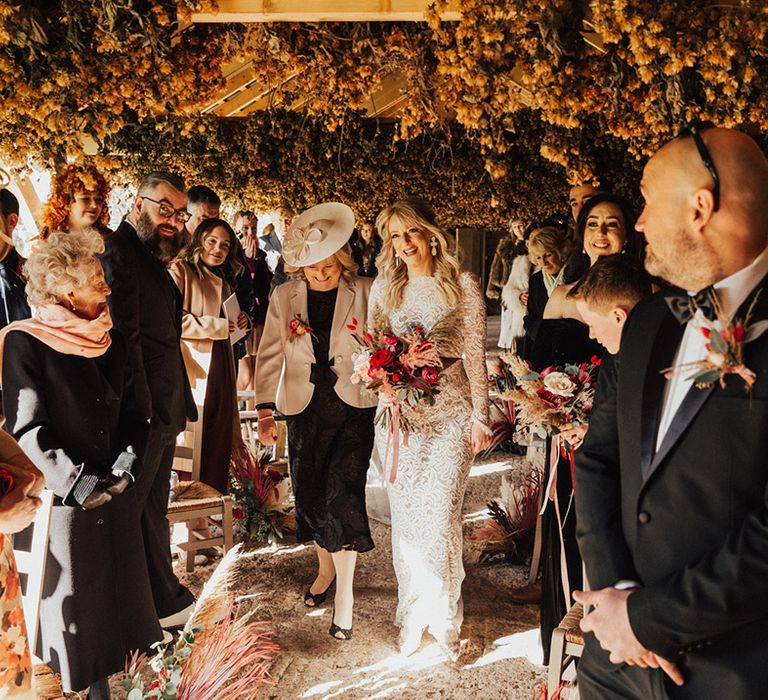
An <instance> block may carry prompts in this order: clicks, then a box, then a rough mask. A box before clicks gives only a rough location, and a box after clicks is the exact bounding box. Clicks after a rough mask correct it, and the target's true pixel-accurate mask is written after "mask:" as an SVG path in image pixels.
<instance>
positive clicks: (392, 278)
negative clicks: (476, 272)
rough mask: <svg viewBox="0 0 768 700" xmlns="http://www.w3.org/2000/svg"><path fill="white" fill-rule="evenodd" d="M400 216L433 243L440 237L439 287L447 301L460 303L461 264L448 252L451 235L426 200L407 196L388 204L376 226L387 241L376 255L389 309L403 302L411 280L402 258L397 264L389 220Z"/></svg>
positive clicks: (436, 274) (436, 271) (436, 267)
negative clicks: (449, 235)
mask: <svg viewBox="0 0 768 700" xmlns="http://www.w3.org/2000/svg"><path fill="white" fill-rule="evenodd" d="M393 216H396V217H397V218H398V219H399V220H400V223H401V224H402V225H403V226H405V227H406V228H415V229H417V230H418V231H419V233H420V234H421V235H422V236H424V237H425V238H426V240H427V243H430V241H431V239H432V237H433V236H434V237H435V239H436V240H437V253H436V255H435V256H434V257H433V258H432V263H433V265H434V268H433V269H434V277H435V281H436V282H437V287H438V289H439V290H440V292H441V294H442V295H443V298H444V299H445V301H446V302H447V303H448V304H449V305H450V306H451V307H454V308H455V307H456V306H458V305H459V304H460V303H461V298H462V291H461V283H460V281H459V278H460V275H461V267H460V266H459V261H458V260H457V259H456V257H455V256H454V255H452V254H451V253H449V252H448V239H447V238H446V235H445V233H444V232H443V230H442V229H441V228H440V227H439V226H438V225H437V224H436V223H435V212H434V210H433V209H432V207H431V206H430V205H429V204H428V203H427V202H425V201H423V200H421V199H417V198H415V197H407V198H405V199H401V200H400V201H398V202H395V203H394V204H392V205H390V206H388V207H387V208H386V209H384V210H383V211H382V212H381V213H380V214H379V215H378V216H377V217H376V230H377V231H378V232H379V236H381V239H382V241H383V244H382V246H381V252H380V253H379V255H378V257H377V258H376V267H377V268H378V270H379V278H380V279H381V281H382V282H383V295H382V304H383V306H384V309H385V311H392V310H394V309H397V308H399V307H400V305H401V304H402V303H403V295H404V294H405V286H406V285H407V284H408V268H407V266H406V264H405V263H404V262H402V261H400V264H396V262H397V261H396V259H395V248H394V246H393V245H392V237H391V236H390V235H389V222H390V220H391V219H392V217H393Z"/></svg>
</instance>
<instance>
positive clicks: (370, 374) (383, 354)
mask: <svg viewBox="0 0 768 700" xmlns="http://www.w3.org/2000/svg"><path fill="white" fill-rule="evenodd" d="M347 328H348V329H349V330H350V331H351V332H352V337H353V338H354V339H355V341H356V342H357V344H358V349H357V350H356V351H355V353H354V354H353V355H352V361H353V363H354V371H353V373H352V376H351V378H350V381H351V382H352V383H353V384H362V385H363V386H365V388H366V389H368V390H369V391H372V392H374V393H376V394H379V395H381V396H382V397H383V401H382V411H381V412H380V413H379V415H378V416H377V418H376V421H377V422H379V421H382V423H383V425H384V426H386V427H388V428H389V431H390V436H391V438H392V439H393V440H394V450H393V463H392V469H391V470H390V475H389V480H390V482H394V480H395V475H396V472H397V454H398V448H399V443H400V433H401V431H402V434H403V443H404V444H406V445H407V444H408V433H409V430H410V422H409V416H410V415H411V414H412V413H413V412H414V411H418V409H419V408H420V407H422V406H432V405H434V403H435V396H437V394H438V393H439V392H440V386H439V385H440V376H441V370H442V368H443V363H442V360H441V359H440V355H439V354H438V351H437V348H435V346H434V344H433V343H431V342H430V341H429V339H428V338H427V334H426V332H425V331H424V328H423V327H422V326H420V325H418V324H414V325H412V326H411V327H410V328H409V329H408V330H407V331H405V332H404V333H401V334H400V335H396V334H395V333H392V332H387V333H382V334H381V336H380V337H376V338H374V337H373V336H372V335H371V334H370V333H367V332H360V331H359V330H358V322H357V319H356V318H353V319H352V323H351V324H349V325H348V326H347ZM388 447H389V444H388ZM387 457H388V454H387V455H385V457H384V462H385V463H386V462H387Z"/></svg>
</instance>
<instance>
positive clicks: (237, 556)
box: [179, 543, 244, 643]
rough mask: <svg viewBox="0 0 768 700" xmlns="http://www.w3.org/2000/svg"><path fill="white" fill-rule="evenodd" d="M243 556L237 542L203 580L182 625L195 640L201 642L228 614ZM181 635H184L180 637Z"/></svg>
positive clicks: (240, 545) (241, 546)
mask: <svg viewBox="0 0 768 700" xmlns="http://www.w3.org/2000/svg"><path fill="white" fill-rule="evenodd" d="M243 557H244V554H243V545H242V544H240V543H238V544H237V545H235V546H234V547H232V549H230V550H229V551H228V552H227V554H226V555H225V556H224V558H223V559H222V560H221V561H220V562H219V565H218V566H217V567H216V569H215V570H214V572H213V574H211V577H210V578H209V579H208V580H207V581H206V582H205V586H203V590H202V592H201V593H200V595H199V596H198V598H197V603H195V609H194V611H193V612H192V615H191V616H190V618H189V620H188V621H187V624H186V625H184V632H194V633H195V640H196V642H198V643H199V642H201V641H202V639H203V637H204V636H205V634H207V633H208V632H210V631H211V630H212V629H213V627H214V626H215V625H216V624H217V623H218V622H220V621H221V620H223V619H224V618H225V617H227V615H228V614H229V608H230V600H231V598H232V589H233V588H234V583H235V579H236V576H237V566H238V564H239V563H240V560H241V559H242V558H243ZM183 637H184V635H182V636H181V639H183ZM179 643H181V641H180V642H179Z"/></svg>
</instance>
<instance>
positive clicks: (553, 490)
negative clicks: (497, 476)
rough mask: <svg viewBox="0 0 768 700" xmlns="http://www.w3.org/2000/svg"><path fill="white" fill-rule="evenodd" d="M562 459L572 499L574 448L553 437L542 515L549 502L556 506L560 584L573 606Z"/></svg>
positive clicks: (560, 437) (561, 439) (566, 599)
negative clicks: (565, 461)
mask: <svg viewBox="0 0 768 700" xmlns="http://www.w3.org/2000/svg"><path fill="white" fill-rule="evenodd" d="M560 457H562V458H563V459H568V462H569V466H570V469H571V498H573V495H574V491H575V488H574V483H575V480H574V460H573V448H572V447H566V444H565V440H563V438H562V436H560V435H555V436H553V437H552V445H551V447H550V451H549V481H548V482H547V487H546V491H545V493H546V495H547V497H546V498H545V499H544V505H543V506H542V508H541V511H540V513H539V514H540V515H543V514H544V511H545V510H546V509H547V505H548V502H549V501H552V502H553V503H554V506H555V517H556V518H557V532H558V535H559V536H560V583H561V585H562V588H563V596H564V598H565V601H566V603H567V604H568V605H570V604H571V582H570V580H569V577H568V564H567V562H566V560H565V540H564V539H563V516H562V513H561V510H560V499H559V498H558V496H557V468H558V462H559V459H560Z"/></svg>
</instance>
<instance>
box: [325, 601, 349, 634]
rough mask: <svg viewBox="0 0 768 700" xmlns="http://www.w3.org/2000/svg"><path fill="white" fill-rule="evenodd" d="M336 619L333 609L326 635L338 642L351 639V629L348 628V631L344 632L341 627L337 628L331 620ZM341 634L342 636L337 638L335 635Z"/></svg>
mask: <svg viewBox="0 0 768 700" xmlns="http://www.w3.org/2000/svg"><path fill="white" fill-rule="evenodd" d="M334 617H336V608H335V607H334V609H333V617H332V618H331V626H330V628H329V630H328V634H330V635H331V637H333V638H334V639H338V640H339V641H340V642H343V641H344V640H345V639H347V640H349V639H352V628H351V627H350V628H349V629H348V630H345V629H344V628H343V627H339V626H338V625H337V624H336V623H335V622H334V621H333V618H334ZM339 632H341V634H342V636H341V637H337V636H336V635H337V634H338V633H339Z"/></svg>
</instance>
